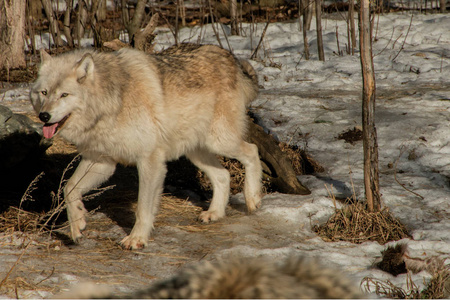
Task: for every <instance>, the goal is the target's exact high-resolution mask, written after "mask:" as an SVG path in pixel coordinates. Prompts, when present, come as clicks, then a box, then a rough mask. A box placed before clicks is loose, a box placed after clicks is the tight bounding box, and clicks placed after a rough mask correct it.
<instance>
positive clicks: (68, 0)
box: [63, 0, 73, 47]
mask: <svg viewBox="0 0 450 300" xmlns="http://www.w3.org/2000/svg"><path fill="white" fill-rule="evenodd" d="M72 4H73V1H72V0H66V11H65V12H64V30H63V31H64V35H65V36H66V39H67V45H68V46H69V47H73V38H72V31H71V30H70V14H71V12H72Z"/></svg>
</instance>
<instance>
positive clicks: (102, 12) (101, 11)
mask: <svg viewBox="0 0 450 300" xmlns="http://www.w3.org/2000/svg"><path fill="white" fill-rule="evenodd" d="M106 8H107V7H106V0H100V2H99V4H98V10H97V20H98V21H99V22H100V21H105V20H106V13H107V10H106Z"/></svg>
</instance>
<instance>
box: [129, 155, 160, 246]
mask: <svg viewBox="0 0 450 300" xmlns="http://www.w3.org/2000/svg"><path fill="white" fill-rule="evenodd" d="M137 169H138V173H139V196H138V204H137V208H136V223H135V224H134V227H133V229H132V230H131V233H130V235H129V236H127V237H125V238H124V239H123V240H122V241H121V244H122V246H123V247H124V248H125V249H140V248H143V247H145V246H147V244H148V239H149V236H150V233H151V231H152V230H153V222H154V220H155V215H156V212H157V210H158V206H159V200H160V198H161V193H162V191H163V185H164V177H165V175H166V172H167V168H166V164H165V161H164V158H163V156H162V155H157V154H154V155H153V156H152V157H151V158H146V159H145V160H143V161H140V162H138V163H137Z"/></svg>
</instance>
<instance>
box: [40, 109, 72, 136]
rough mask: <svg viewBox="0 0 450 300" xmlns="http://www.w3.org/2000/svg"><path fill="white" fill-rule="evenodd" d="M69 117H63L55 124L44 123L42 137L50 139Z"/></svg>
mask: <svg viewBox="0 0 450 300" xmlns="http://www.w3.org/2000/svg"><path fill="white" fill-rule="evenodd" d="M69 117H70V114H68V115H67V116H65V117H64V118H63V119H62V120H61V121H59V122H56V123H45V124H44V127H43V128H42V131H43V132H44V137H45V138H46V139H50V138H52V137H53V136H54V135H55V134H56V132H57V131H58V130H59V129H60V128H61V127H62V126H63V125H64V123H66V121H67V119H68V118H69Z"/></svg>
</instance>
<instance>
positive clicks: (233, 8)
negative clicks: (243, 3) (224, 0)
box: [230, 0, 239, 35]
mask: <svg viewBox="0 0 450 300" xmlns="http://www.w3.org/2000/svg"><path fill="white" fill-rule="evenodd" d="M230 19H231V34H232V35H239V28H238V22H237V0H230Z"/></svg>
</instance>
